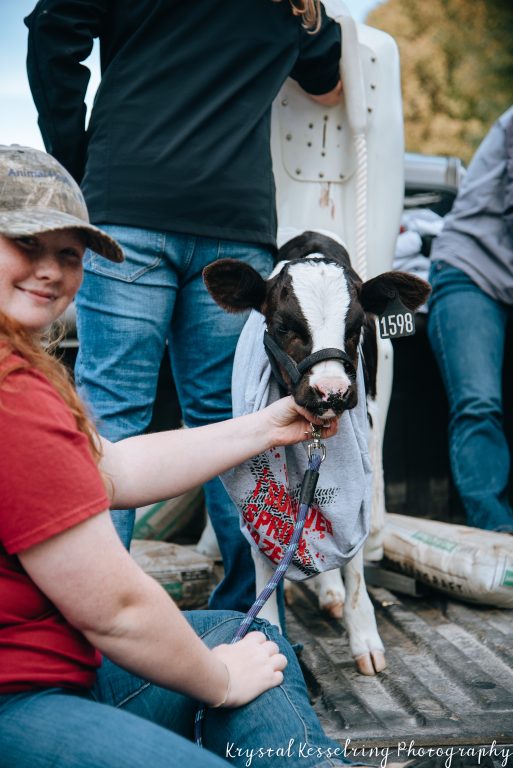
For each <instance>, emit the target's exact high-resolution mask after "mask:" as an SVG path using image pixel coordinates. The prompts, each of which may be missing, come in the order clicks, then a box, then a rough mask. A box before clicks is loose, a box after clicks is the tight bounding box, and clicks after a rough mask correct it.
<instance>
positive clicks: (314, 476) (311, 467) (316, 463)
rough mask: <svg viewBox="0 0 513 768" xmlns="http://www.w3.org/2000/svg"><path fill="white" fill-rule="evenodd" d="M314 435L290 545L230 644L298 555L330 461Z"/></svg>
mask: <svg viewBox="0 0 513 768" xmlns="http://www.w3.org/2000/svg"><path fill="white" fill-rule="evenodd" d="M311 435H312V439H311V441H310V442H309V443H308V445H307V451H308V468H307V469H306V471H305V474H304V477H303V482H302V483H301V492H300V494H299V510H298V513H297V518H296V522H295V524H294V530H293V532H292V536H291V538H290V541H289V544H288V546H287V549H286V550H285V554H284V555H283V558H282V560H281V562H280V564H279V565H278V567H277V568H276V570H275V572H274V573H273V575H272V577H271V578H270V579H269V581H268V582H267V584H266V585H265V587H264V588H263V590H262V591H261V592H260V594H259V595H258V597H257V599H256V600H255V602H254V603H253V605H252V606H251V608H250V609H249V611H248V612H247V614H246V615H245V616H244V618H243V619H242V621H241V623H240V626H239V628H238V630H237V631H236V633H235V634H234V636H233V638H232V639H231V641H230V645H231V644H232V643H236V642H237V641H238V640H242V638H243V637H245V635H246V634H247V632H248V629H249V628H250V626H251V624H252V622H253V620H254V619H255V618H256V617H257V616H258V614H259V613H260V611H261V609H262V608H263V606H264V605H265V603H266V602H267V600H268V599H269V598H270V596H271V595H272V593H273V592H274V590H275V589H276V587H277V586H278V584H279V583H280V581H281V580H282V579H283V577H284V576H285V572H286V570H287V568H288V567H289V565H290V561H291V560H292V558H293V557H294V555H295V553H296V549H297V545H298V544H299V540H300V538H301V534H302V533H303V527H304V524H305V520H306V516H307V514H308V510H309V509H310V506H311V504H312V502H313V498H314V495H315V487H316V485H317V480H318V479H319V467H320V466H321V463H322V462H323V461H324V459H325V458H326V446H325V445H324V443H323V442H321V430H320V428H317V427H315V426H314V425H313V424H312V432H311ZM206 710H207V707H206V706H205V705H204V704H203V705H202V706H201V707H200V708H199V709H198V711H197V712H196V716H195V718H194V740H195V742H196V744H197V745H198V746H199V747H202V746H203V740H202V735H201V732H202V723H203V718H204V717H205V712H206Z"/></svg>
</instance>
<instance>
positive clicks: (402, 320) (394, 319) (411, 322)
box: [378, 294, 415, 339]
mask: <svg viewBox="0 0 513 768" xmlns="http://www.w3.org/2000/svg"><path fill="white" fill-rule="evenodd" d="M378 325H379V335H380V336H381V338H382V339H399V338H400V337H401V336H413V334H414V333H415V317H414V315H413V312H412V311H411V310H409V309H407V308H406V307H405V306H404V304H403V302H402V301H401V299H400V298H399V296H398V295H397V294H396V295H395V296H394V297H393V299H391V300H390V301H389V302H388V304H387V306H386V308H385V309H384V310H383V312H382V313H381V315H380V316H379V321H378Z"/></svg>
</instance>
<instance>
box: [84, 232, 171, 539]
mask: <svg viewBox="0 0 513 768" xmlns="http://www.w3.org/2000/svg"><path fill="white" fill-rule="evenodd" d="M102 228H103V229H104V230H105V231H106V232H108V233H109V234H110V235H111V236H112V237H114V238H115V239H116V240H118V242H119V243H120V244H121V246H122V247H123V250H124V252H125V261H124V262H122V263H121V264H114V263H112V262H109V261H106V259H103V258H101V257H100V256H97V255H96V254H94V253H92V252H90V251H88V252H87V254H86V257H85V261H84V272H85V273H84V282H83V284H82V287H81V289H80V291H79V293H78V296H77V299H76V305H77V330H78V338H79V352H78V357H77V362H76V366H75V380H76V384H77V389H78V391H79V393H80V396H81V397H82V399H83V400H84V401H85V403H86V404H87V405H88V406H89V408H90V410H91V412H92V415H93V417H94V419H95V421H96V423H97V425H98V428H99V431H100V433H101V434H102V435H104V436H105V437H106V438H108V439H109V440H112V441H113V442H116V441H117V440H121V439H123V438H125V437H130V436H132V435H136V434H141V433H142V432H144V430H145V429H146V427H147V426H148V424H149V422H150V420H151V415H152V410H153V403H154V400H155V393H156V389H157V381H158V372H159V366H160V362H161V360H162V356H163V353H164V347H165V341H166V335H167V330H168V327H169V322H170V318H171V314H172V312H173V305H174V300H175V296H176V288H177V280H176V274H175V273H174V272H173V270H171V269H169V267H168V265H167V264H165V262H164V260H163V259H162V252H163V247H164V243H165V235H164V234H163V233H161V232H156V231H152V230H144V229H138V228H135V227H125V226H123V227H120V226H112V225H103V227H102ZM134 517H135V511H134V510H114V511H113V512H112V518H113V521H114V524H115V526H116V528H117V530H118V533H119V535H120V537H121V539H122V541H123V543H124V544H125V546H126V547H127V548H129V545H130V540H131V538H132V532H133V525H134Z"/></svg>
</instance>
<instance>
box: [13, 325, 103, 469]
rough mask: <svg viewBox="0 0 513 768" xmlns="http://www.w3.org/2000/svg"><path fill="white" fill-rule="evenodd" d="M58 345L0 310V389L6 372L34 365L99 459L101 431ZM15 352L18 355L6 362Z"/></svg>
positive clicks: (95, 457)
mask: <svg viewBox="0 0 513 768" xmlns="http://www.w3.org/2000/svg"><path fill="white" fill-rule="evenodd" d="M55 345H56V342H54V343H53V345H52V344H51V343H50V344H49V343H48V340H47V339H45V337H44V336H43V334H34V333H33V332H29V331H27V330H26V329H25V328H23V326H22V325H20V324H19V323H17V322H16V321H15V320H13V319H12V318H10V317H8V316H7V315H4V314H3V312H0V389H1V387H2V384H3V383H4V381H5V379H6V378H7V376H9V374H10V373H12V372H13V371H16V370H19V369H20V368H33V369H35V370H37V371H39V372H40V373H42V374H43V376H46V378H47V379H48V380H49V382H50V384H51V385H52V386H53V387H54V389H55V390H56V391H57V392H58V393H59V395H60V396H61V397H62V399H63V400H64V402H65V403H66V405H67V406H68V408H69V409H70V411H71V413H72V414H73V416H74V417H75V421H76V424H77V429H78V430H80V432H83V433H84V435H86V437H87V439H88V441H89V446H90V449H91V453H92V455H93V458H94V460H95V461H96V463H98V462H99V460H100V458H101V455H102V452H101V443H100V439H99V437H98V433H97V431H96V429H95V427H94V426H93V424H92V422H91V421H90V419H89V417H88V415H87V413H86V410H85V407H84V404H83V403H82V401H81V400H80V398H79V396H78V395H77V393H76V390H75V387H74V385H73V382H72V379H71V375H70V373H69V372H68V369H67V368H66V367H65V366H64V365H63V364H62V363H61V362H60V361H59V360H58V359H57V358H56V357H54V356H53V355H52V354H51V353H50V351H49V350H50V349H52V347H55ZM12 354H14V355H16V358H15V359H13V361H12V362H11V363H9V364H5V360H7V358H8V357H9V356H10V355H12Z"/></svg>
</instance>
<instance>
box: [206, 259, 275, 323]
mask: <svg viewBox="0 0 513 768" xmlns="http://www.w3.org/2000/svg"><path fill="white" fill-rule="evenodd" d="M203 281H204V283H205V285H206V286H207V290H208V292H209V293H210V295H211V296H212V298H213V299H214V301H215V302H216V303H217V304H219V306H220V307H222V308H223V309H226V310H227V311H228V312H243V311H244V310H245V309H256V310H258V311H259V312H261V311H262V306H263V304H264V301H265V295H266V283H265V280H264V279H263V277H262V276H261V275H259V274H258V272H257V271H256V269H253V267H250V266H249V264H244V263H243V262H241V261H237V259H219V260H218V261H214V262H213V263H212V264H209V265H208V267H205V269H204V270H203Z"/></svg>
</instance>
